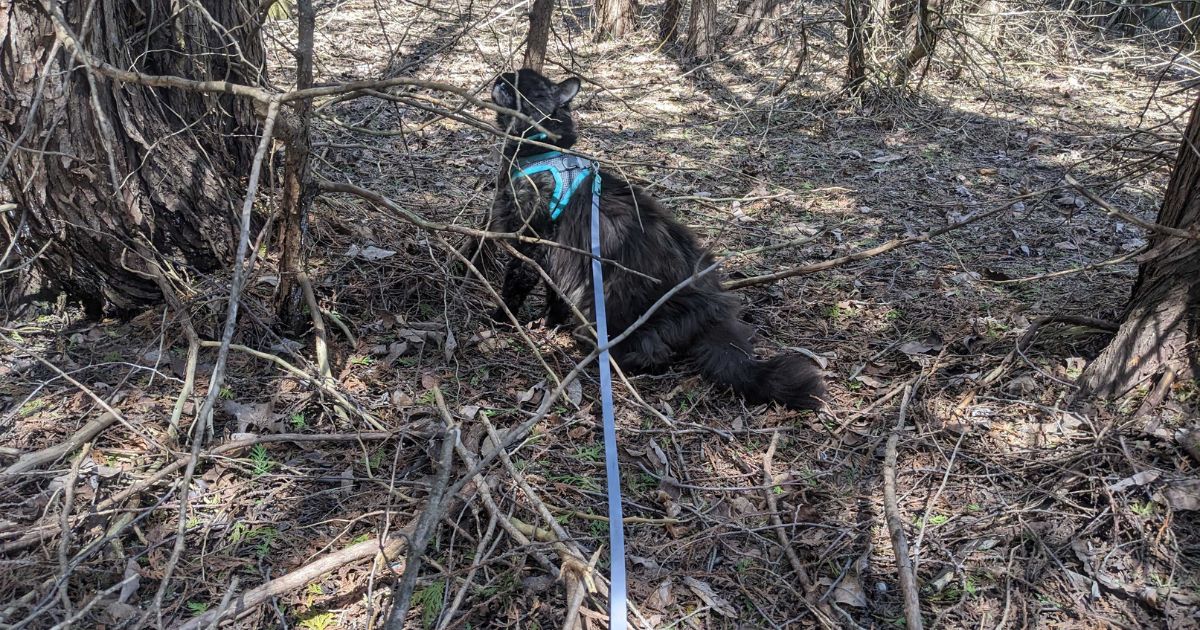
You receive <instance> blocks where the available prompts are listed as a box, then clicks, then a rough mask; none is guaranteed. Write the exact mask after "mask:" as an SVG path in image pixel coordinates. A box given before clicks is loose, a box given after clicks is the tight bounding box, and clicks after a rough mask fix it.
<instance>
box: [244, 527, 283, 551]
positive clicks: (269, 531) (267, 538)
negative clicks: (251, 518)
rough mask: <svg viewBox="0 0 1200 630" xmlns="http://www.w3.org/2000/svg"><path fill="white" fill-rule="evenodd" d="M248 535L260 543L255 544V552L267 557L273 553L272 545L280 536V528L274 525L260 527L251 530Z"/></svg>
mask: <svg viewBox="0 0 1200 630" xmlns="http://www.w3.org/2000/svg"><path fill="white" fill-rule="evenodd" d="M246 537H247V538H250V539H252V540H257V541H258V544H256V545H254V554H255V555H257V556H258V557H259V558H265V557H267V554H269V553H271V545H272V544H273V543H274V542H275V539H276V538H278V537H279V530H277V529H275V528H274V527H259V528H256V529H253V530H251V531H250V533H249V534H248V535H247V536H246Z"/></svg>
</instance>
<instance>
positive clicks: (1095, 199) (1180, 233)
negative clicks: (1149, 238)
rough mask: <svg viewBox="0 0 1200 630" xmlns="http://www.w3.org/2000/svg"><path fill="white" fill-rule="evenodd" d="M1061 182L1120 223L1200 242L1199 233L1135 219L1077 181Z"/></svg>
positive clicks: (1069, 177) (1064, 177) (1065, 178)
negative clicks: (1120, 221)
mask: <svg viewBox="0 0 1200 630" xmlns="http://www.w3.org/2000/svg"><path fill="white" fill-rule="evenodd" d="M1063 181H1065V182H1067V183H1068V184H1070V185H1071V187H1072V188H1074V189H1075V190H1078V191H1079V192H1081V193H1083V196H1084V197H1087V198H1088V200H1089V201H1091V202H1092V203H1094V204H1096V205H1097V206H1098V207H1099V208H1100V209H1101V210H1103V211H1105V212H1107V213H1108V214H1109V216H1114V217H1117V218H1118V219H1121V220H1122V221H1128V222H1130V223H1132V224H1134V225H1136V226H1138V227H1140V228H1142V229H1144V230H1147V231H1150V232H1158V233H1159V234H1166V235H1167V236H1174V237H1177V238H1186V239H1188V240H1192V241H1198V240H1200V231H1196V230H1181V229H1179V228H1173V227H1168V226H1166V225H1161V224H1158V223H1154V222H1153V221H1147V220H1145V219H1142V218H1139V217H1136V216H1134V215H1132V214H1129V213H1128V212H1125V211H1124V210H1120V209H1118V208H1116V207H1115V206H1113V205H1112V204H1110V203H1108V202H1107V201H1105V200H1104V199H1102V198H1100V195H1097V194H1096V193H1094V192H1092V191H1091V190H1088V189H1087V188H1084V187H1083V184H1080V183H1079V182H1078V181H1076V180H1075V178H1074V177H1071V176H1070V175H1063Z"/></svg>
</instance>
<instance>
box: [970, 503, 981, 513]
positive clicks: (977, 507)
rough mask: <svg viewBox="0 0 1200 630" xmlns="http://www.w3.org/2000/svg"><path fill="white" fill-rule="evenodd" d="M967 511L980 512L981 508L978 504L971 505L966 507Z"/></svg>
mask: <svg viewBox="0 0 1200 630" xmlns="http://www.w3.org/2000/svg"><path fill="white" fill-rule="evenodd" d="M967 511H968V512H982V511H983V506H982V505H979V504H978V503H972V504H970V505H968V506H967Z"/></svg>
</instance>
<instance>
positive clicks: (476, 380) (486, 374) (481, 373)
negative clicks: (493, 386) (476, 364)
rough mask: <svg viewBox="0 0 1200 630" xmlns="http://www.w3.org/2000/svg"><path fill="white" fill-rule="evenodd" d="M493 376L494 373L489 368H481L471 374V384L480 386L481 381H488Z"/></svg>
mask: <svg viewBox="0 0 1200 630" xmlns="http://www.w3.org/2000/svg"><path fill="white" fill-rule="evenodd" d="M491 377H492V373H491V372H490V371H488V369H487V368H479V369H477V370H475V373H474V374H472V375H471V385H474V386H475V387H479V384H480V383H486V382H487V381H488V379H490V378H491Z"/></svg>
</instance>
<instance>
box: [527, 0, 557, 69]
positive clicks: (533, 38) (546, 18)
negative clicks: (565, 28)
mask: <svg viewBox="0 0 1200 630" xmlns="http://www.w3.org/2000/svg"><path fill="white" fill-rule="evenodd" d="M553 17H554V0H534V2H533V6H532V7H530V9H529V36H528V37H527V38H526V40H525V63H524V66H525V67H526V68H531V69H533V70H537V71H538V72H541V71H542V70H543V69H544V68H545V66H546V47H547V45H548V44H549V43H550V23H551V18H553Z"/></svg>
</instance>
